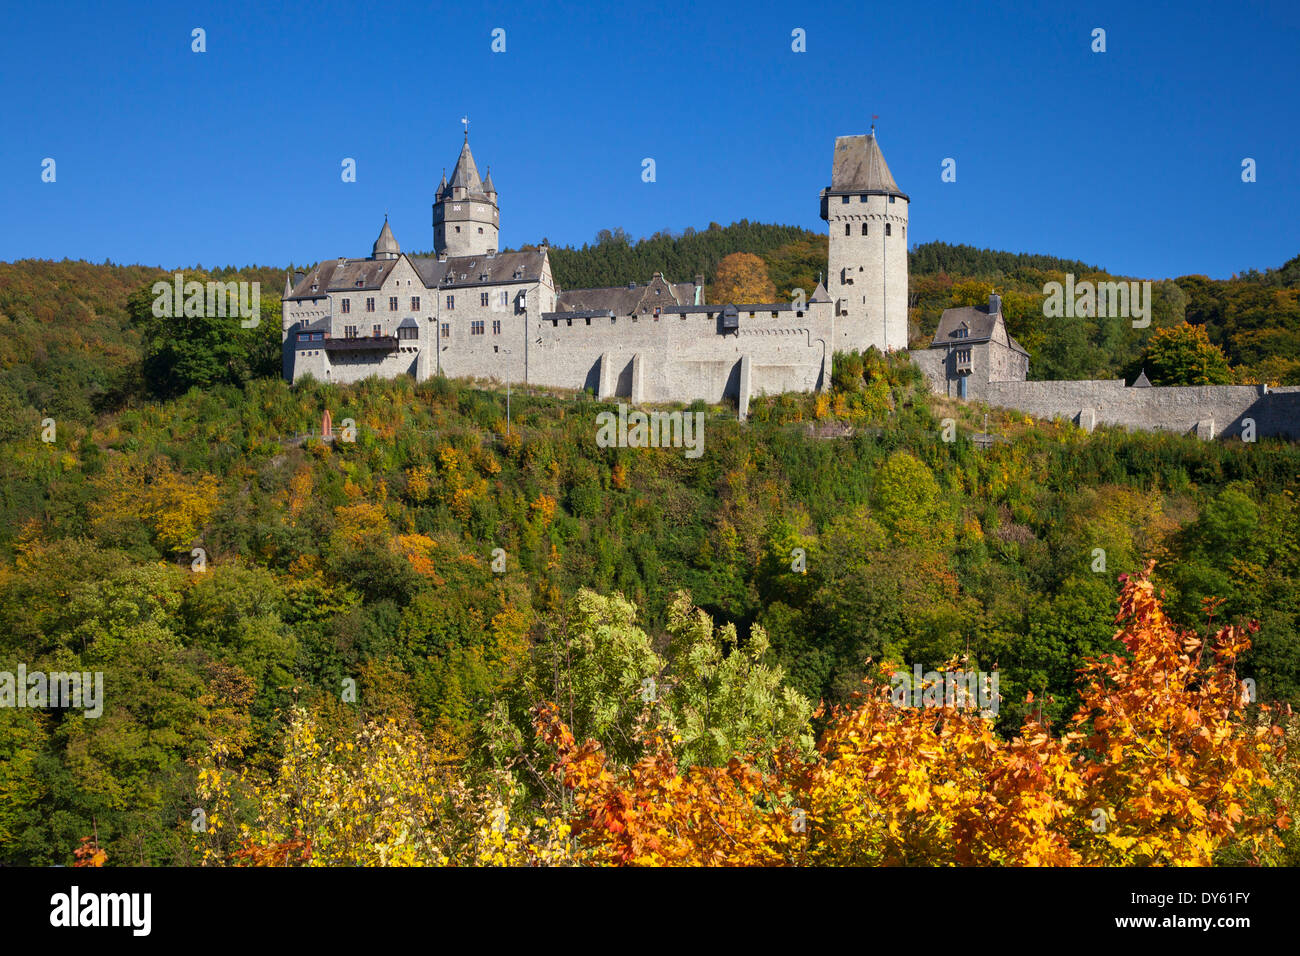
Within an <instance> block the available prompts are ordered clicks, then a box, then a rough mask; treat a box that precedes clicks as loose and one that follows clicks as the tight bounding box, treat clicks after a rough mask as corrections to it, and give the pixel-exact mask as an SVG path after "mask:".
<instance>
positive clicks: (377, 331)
mask: <svg viewBox="0 0 1300 956" xmlns="http://www.w3.org/2000/svg"><path fill="white" fill-rule="evenodd" d="M370 334H371V335H373V336H374V337H375V338H379V336H380V335H382V334H383V333H382V332H381V331H380V329H379V323H375V324H374V325H372V326H371V327H370Z"/></svg>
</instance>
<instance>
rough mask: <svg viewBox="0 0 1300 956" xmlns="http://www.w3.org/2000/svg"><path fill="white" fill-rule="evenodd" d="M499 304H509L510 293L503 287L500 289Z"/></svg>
mask: <svg viewBox="0 0 1300 956" xmlns="http://www.w3.org/2000/svg"><path fill="white" fill-rule="evenodd" d="M501 304H502V305H509V304H510V293H509V292H507V291H506V290H505V289H502V290H501Z"/></svg>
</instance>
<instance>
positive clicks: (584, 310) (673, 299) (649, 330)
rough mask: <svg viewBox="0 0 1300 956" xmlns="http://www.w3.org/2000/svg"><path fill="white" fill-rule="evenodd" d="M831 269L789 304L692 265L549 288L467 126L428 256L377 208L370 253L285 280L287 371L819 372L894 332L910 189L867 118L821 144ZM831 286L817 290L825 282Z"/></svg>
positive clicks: (758, 384) (544, 255)
mask: <svg viewBox="0 0 1300 956" xmlns="http://www.w3.org/2000/svg"><path fill="white" fill-rule="evenodd" d="M821 208H822V218H824V219H826V221H827V223H828V227H829V229H830V266H831V272H830V275H829V277H828V280H827V284H826V285H823V284H821V283H819V284H818V286H817V288H816V289H814V290H813V291H812V294H811V295H810V296H807V297H806V298H801V299H799V300H796V301H795V302H760V303H707V302H705V296H704V280H703V277H701V276H696V277H695V280H694V281H693V282H670V281H669V280H668V279H667V278H665V277H664V276H663V275H662V274H660V273H655V274H654V276H652V277H651V279H650V281H649V282H648V283H645V284H641V285H638V284H637V283H635V282H630V283H628V285H626V286H616V287H612V288H603V289H567V290H562V289H558V288H556V286H555V282H554V280H553V279H552V277H551V264H550V257H549V254H548V250H547V249H546V247H545V246H543V247H542V248H539V249H535V250H528V251H523V252H509V253H503V252H499V251H498V236H499V234H500V204H499V201H498V194H497V191H496V187H495V185H494V184H493V182H492V174H491V170H488V171H487V175H486V176H484V177H480V175H479V172H478V166H477V164H476V163H475V161H474V156H473V153H472V152H471V151H470V146H469V134H468V132H467V133H466V135H465V142H464V144H463V145H462V146H461V151H460V156H459V158H458V159H457V160H456V165H455V167H454V169H453V171H452V176H451V179H450V181H448V180H447V178H446V177H445V176H444V177H443V180H442V182H441V183H440V184H439V186H438V190H437V193H436V194H435V197H434V203H433V246H434V253H435V254H434V255H433V256H431V257H416V256H408V255H406V254H404V253H403V252H402V251H401V247H400V246H399V245H398V242H397V239H396V238H395V237H394V235H393V231H392V228H391V227H390V226H389V224H388V221H387V219H386V218H385V221H384V225H383V228H382V229H381V231H380V233H379V237H378V238H377V239H376V240H375V243H374V246H373V248H372V251H371V255H370V256H369V258H365V259H349V258H339V259H331V260H327V261H325V262H322V263H320V264H319V265H317V266H316V267H315V268H314V269H312V270H311V271H310V272H308V273H306V274H304V275H298V276H293V277H291V278H289V279H288V280H287V281H286V285H285V291H284V297H283V306H282V341H283V345H284V374H285V377H286V378H288V379H289V380H290V381H293V382H296V381H299V380H300V379H302V378H303V377H304V376H308V375H310V376H313V377H314V378H316V379H317V380H320V381H330V382H344V383H347V382H355V381H358V380H360V379H363V378H366V377H368V376H371V375H379V376H382V377H386V378H392V377H395V376H398V375H411V376H413V377H414V378H415V379H416V380H417V381H422V380H424V379H426V378H429V377H430V376H433V375H447V376H451V377H474V378H486V379H494V380H496V381H499V382H506V381H511V382H522V383H528V384H535V385H547V386H558V387H562V388H572V389H582V388H590V389H593V390H594V391H595V392H596V393H597V395H598V396H599V397H601V398H609V397H614V396H626V397H627V398H629V399H630V400H631V401H632V402H670V401H680V402H690V401H693V400H696V399H703V400H705V401H708V402H720V401H723V400H726V399H730V400H734V401H736V403H737V405H738V407H739V409H740V413H741V415H742V416H743V415H744V414H745V412H746V410H747V408H748V404H749V399H750V396H752V395H756V394H760V393H763V392H773V393H774V392H784V391H812V390H815V389H820V388H825V387H827V386H829V383H830V365H831V357H832V355H833V354H834V353H835V352H836V351H846V350H851V349H852V350H858V351H865V350H866V349H867V348H869V347H871V346H873V345H874V346H876V347H877V348H879V349H881V350H886V351H888V350H894V349H903V348H906V346H907V284H908V278H907V208H908V197H907V195H906V194H904V193H903V192H902V191H901V190H899V188H898V186H897V184H896V183H895V182H894V178H893V176H892V175H891V174H890V172H889V167H888V166H887V165H886V163H885V158H884V156H883V155H882V154H881V151H880V146H879V144H878V143H877V141H876V137H875V135H874V131H873V133H872V134H870V135H865V136H843V137H840V138H838V139H837V140H836V141H835V153H834V160H833V163H832V172H831V183H830V185H829V186H828V187H827V188H825V189H824V190H822V193H821ZM828 286H829V291H828Z"/></svg>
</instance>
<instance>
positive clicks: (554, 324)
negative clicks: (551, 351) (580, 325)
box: [551, 319, 560, 329]
mask: <svg viewBox="0 0 1300 956" xmlns="http://www.w3.org/2000/svg"><path fill="white" fill-rule="evenodd" d="M559 327H560V320H559V319H551V328H553V329H558V328H559Z"/></svg>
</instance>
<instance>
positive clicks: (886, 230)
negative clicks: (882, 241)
mask: <svg viewBox="0 0 1300 956" xmlns="http://www.w3.org/2000/svg"><path fill="white" fill-rule="evenodd" d="M889 198H890V199H893V198H894V197H893V196H890V197H889ZM893 231H894V230H893V229H891V228H890V223H885V235H887V236H888V235H891V234H892V233H893Z"/></svg>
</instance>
